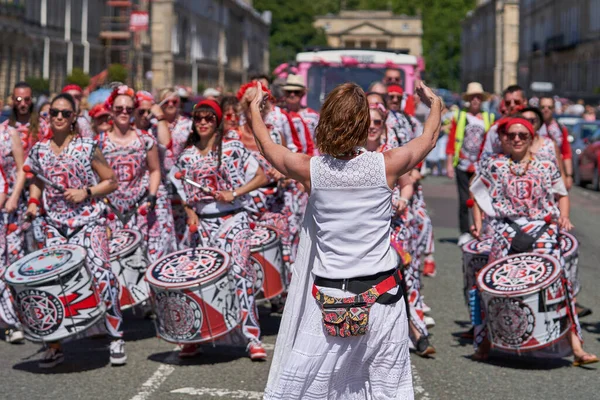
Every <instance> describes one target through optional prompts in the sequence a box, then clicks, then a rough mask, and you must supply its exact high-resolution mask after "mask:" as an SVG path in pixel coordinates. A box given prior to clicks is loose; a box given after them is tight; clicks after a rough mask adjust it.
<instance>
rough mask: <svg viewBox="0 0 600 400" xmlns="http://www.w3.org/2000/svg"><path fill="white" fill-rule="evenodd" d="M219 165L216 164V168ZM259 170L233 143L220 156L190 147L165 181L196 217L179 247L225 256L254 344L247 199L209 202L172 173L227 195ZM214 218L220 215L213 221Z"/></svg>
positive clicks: (236, 142)
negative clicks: (205, 249)
mask: <svg viewBox="0 0 600 400" xmlns="http://www.w3.org/2000/svg"><path fill="white" fill-rule="evenodd" d="M219 164H220V165H219ZM258 168H259V163H258V161H257V160H256V159H255V158H254V157H253V156H252V154H251V153H250V151H248V149H246V147H244V145H243V144H242V142H240V141H239V140H232V139H228V138H224V139H223V143H222V149H221V156H220V160H219V154H218V151H214V150H211V151H209V152H208V154H207V155H202V154H201V153H200V150H198V148H197V147H196V146H191V147H188V148H186V149H185V150H184V151H183V152H182V153H181V155H180V156H179V159H178V160H177V163H176V164H175V165H174V167H173V169H172V171H171V174H170V177H171V180H172V181H173V184H174V185H175V186H176V187H177V191H178V193H179V195H180V196H181V198H182V199H183V200H184V201H185V202H186V204H188V205H189V206H190V207H192V208H193V209H194V211H195V212H196V213H197V214H198V216H199V224H198V232H196V233H190V231H189V229H186V233H185V235H184V239H183V241H182V243H181V244H180V248H182V249H185V248H189V247H194V246H208V247H217V248H219V249H221V250H223V251H225V252H227V253H228V254H229V255H230V256H231V269H230V273H231V274H232V277H233V279H234V281H235V285H236V295H237V296H238V298H239V300H240V307H241V309H242V333H243V335H244V337H245V339H246V341H248V342H260V326H259V324H258V311H257V308H256V303H255V301H254V286H253V285H254V281H255V279H256V276H255V275H256V273H255V271H254V268H253V267H252V265H251V264H250V263H249V262H248V260H249V257H250V238H251V237H252V231H251V229H250V218H249V215H248V213H247V212H246V210H245V209H244V206H245V203H247V202H249V201H250V199H249V198H248V196H240V197H238V198H237V199H236V200H235V202H234V203H219V202H215V200H214V198H213V197H212V196H210V195H207V194H205V193H204V192H203V191H202V190H200V189H199V188H196V187H194V186H192V185H189V184H187V183H185V182H183V181H181V180H179V179H176V178H174V174H175V172H177V171H180V172H183V173H184V175H185V177H186V178H188V179H191V180H193V181H195V182H197V183H199V184H200V185H202V186H203V187H205V188H208V189H210V190H211V191H212V192H213V193H214V192H216V191H218V190H225V191H233V190H235V189H236V188H238V187H241V186H243V185H244V184H246V183H247V182H248V181H250V180H251V179H252V178H253V177H254V176H255V175H256V171H257V170H258ZM218 213H225V214H226V215H222V216H215V217H212V216H211V215H215V214H218Z"/></svg>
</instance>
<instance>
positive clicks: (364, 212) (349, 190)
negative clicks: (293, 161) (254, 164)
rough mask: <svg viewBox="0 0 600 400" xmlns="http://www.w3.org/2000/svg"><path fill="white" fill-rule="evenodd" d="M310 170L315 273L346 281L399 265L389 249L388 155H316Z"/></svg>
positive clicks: (365, 153) (370, 153) (390, 207)
mask: <svg viewBox="0 0 600 400" xmlns="http://www.w3.org/2000/svg"><path fill="white" fill-rule="evenodd" d="M310 174H311V187H312V189H311V195H310V202H311V203H312V206H313V218H314V223H315V227H316V237H315V238H314V242H315V244H316V258H315V261H314V266H313V272H314V274H315V275H316V276H320V277H325V278H330V279H344V278H354V277H359V276H368V275H373V274H376V273H379V272H383V271H388V270H390V269H392V268H394V267H396V265H397V263H398V258H397V254H396V253H395V252H394V251H392V250H391V248H390V221H391V215H392V202H391V196H392V191H391V190H390V188H389V186H388V184H387V180H386V175H385V163H384V159H383V154H381V153H374V152H364V153H362V154H360V155H359V156H357V157H355V158H353V159H351V160H340V159H337V158H334V157H331V156H329V155H325V156H318V157H313V158H312V159H311V163H310Z"/></svg>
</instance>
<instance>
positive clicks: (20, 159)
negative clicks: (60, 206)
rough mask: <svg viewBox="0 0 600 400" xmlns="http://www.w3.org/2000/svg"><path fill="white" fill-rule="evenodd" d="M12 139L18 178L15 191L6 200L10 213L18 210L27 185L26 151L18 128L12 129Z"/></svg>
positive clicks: (7, 209)
mask: <svg viewBox="0 0 600 400" xmlns="http://www.w3.org/2000/svg"><path fill="white" fill-rule="evenodd" d="M10 141H11V150H12V154H13V158H14V159H15V165H16V166H17V179H16V181H15V186H14V187H13V191H12V193H10V197H9V199H8V201H7V202H6V211H7V212H9V213H10V212H14V211H16V210H17V205H18V203H19V198H20V197H21V193H22V192H23V188H24V187H25V181H26V180H27V178H26V177H25V172H24V171H23V164H24V163H25V151H24V150H23V144H22V143H21V138H20V137H19V133H18V132H17V131H16V130H13V129H11V134H10Z"/></svg>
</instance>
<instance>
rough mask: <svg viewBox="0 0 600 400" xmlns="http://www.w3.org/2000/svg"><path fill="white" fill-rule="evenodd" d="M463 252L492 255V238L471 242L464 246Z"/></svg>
mask: <svg viewBox="0 0 600 400" xmlns="http://www.w3.org/2000/svg"><path fill="white" fill-rule="evenodd" d="M462 251H463V253H471V254H490V251H492V238H485V239H483V240H477V239H473V240H470V241H468V242H467V243H465V244H464V245H463V247H462Z"/></svg>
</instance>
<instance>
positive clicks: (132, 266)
mask: <svg viewBox="0 0 600 400" xmlns="http://www.w3.org/2000/svg"><path fill="white" fill-rule="evenodd" d="M142 243H143V238H142V234H141V233H139V232H137V231H134V230H129V229H121V230H118V231H114V232H113V235H112V238H111V240H110V266H111V268H112V271H113V273H114V274H115V276H116V277H117V279H118V280H119V284H120V287H121V288H120V289H119V303H120V304H121V310H126V309H128V308H130V307H133V306H136V305H138V304H140V303H142V302H144V301H146V300H147V299H148V297H149V296H150V291H149V289H148V284H147V283H146V280H145V279H144V275H145V273H146V268H147V267H148V259H147V258H146V251H145V248H144V246H142Z"/></svg>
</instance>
